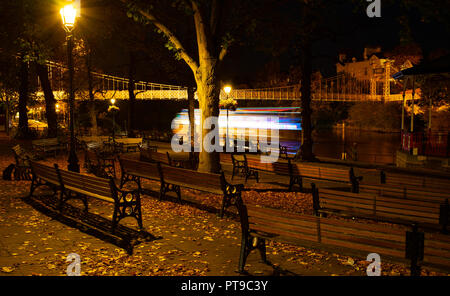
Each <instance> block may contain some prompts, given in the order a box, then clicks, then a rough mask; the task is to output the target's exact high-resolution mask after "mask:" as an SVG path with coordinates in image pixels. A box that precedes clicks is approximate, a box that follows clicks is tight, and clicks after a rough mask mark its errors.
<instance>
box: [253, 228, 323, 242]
mask: <svg viewBox="0 0 450 296" xmlns="http://www.w3.org/2000/svg"><path fill="white" fill-rule="evenodd" d="M253 230H256V231H262V232H266V233H275V234H278V235H281V236H285V237H288V238H295V239H301V240H306V241H311V242H318V238H317V235H309V234H305V233H299V232H290V231H286V230H280V229H278V230H275V229H273V228H271V227H268V226H264V225H254V226H253Z"/></svg>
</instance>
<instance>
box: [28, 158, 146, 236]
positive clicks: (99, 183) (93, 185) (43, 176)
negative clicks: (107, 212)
mask: <svg viewBox="0 0 450 296" xmlns="http://www.w3.org/2000/svg"><path fill="white" fill-rule="evenodd" d="M30 164H31V170H32V173H33V179H32V183H31V189H30V194H29V196H30V197H31V196H33V193H34V191H35V189H36V188H37V187H38V186H41V185H50V187H51V188H53V190H54V194H55V195H56V194H57V191H59V205H58V207H59V210H60V211H61V212H62V210H63V206H64V204H65V203H66V202H67V201H68V200H70V199H80V200H81V201H83V203H84V206H85V211H86V212H88V199H89V198H95V199H99V200H102V201H105V202H108V203H112V204H114V211H113V217H112V221H111V222H112V231H111V232H112V233H114V232H115V229H116V227H117V225H118V224H119V222H120V221H121V220H122V219H124V218H127V217H133V218H135V219H136V221H137V223H138V226H139V229H140V230H142V229H143V225H142V214H141V200H140V195H139V191H138V190H134V191H124V190H121V189H119V188H117V187H116V185H115V183H114V180H113V179H112V178H110V179H105V178H99V177H96V176H89V175H83V174H80V173H75V172H70V171H65V170H61V169H59V168H58V165H56V164H55V165H54V166H53V167H51V166H48V165H45V164H40V163H37V162H33V161H31V162H30Z"/></svg>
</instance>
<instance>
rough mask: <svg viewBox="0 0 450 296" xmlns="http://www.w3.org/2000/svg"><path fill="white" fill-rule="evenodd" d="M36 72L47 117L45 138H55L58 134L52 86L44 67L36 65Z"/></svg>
mask: <svg viewBox="0 0 450 296" xmlns="http://www.w3.org/2000/svg"><path fill="white" fill-rule="evenodd" d="M36 72H37V75H38V77H39V79H40V80H41V86H42V90H43V91H44V98H45V115H46V117H47V125H48V129H47V137H49V138H56V136H57V134H58V120H57V117H56V111H55V104H56V100H55V96H54V95H53V90H52V86H51V84H50V80H49V79H48V70H47V66H46V65H41V64H39V63H36Z"/></svg>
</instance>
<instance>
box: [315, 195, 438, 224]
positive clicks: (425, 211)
mask: <svg viewBox="0 0 450 296" xmlns="http://www.w3.org/2000/svg"><path fill="white" fill-rule="evenodd" d="M315 194H318V196H316V197H315V198H316V200H315V201H314V208H315V209H317V207H318V208H319V209H331V210H337V211H344V212H347V213H354V214H363V215H370V216H379V217H384V218H385V219H388V220H389V219H391V218H392V219H393V220H392V221H394V219H401V220H405V221H410V222H424V223H430V224H435V225H438V224H439V210H440V204H439V203H437V202H432V201H426V200H422V201H417V200H410V199H405V198H394V197H383V196H377V195H374V194H365V193H351V192H345V191H338V190H329V189H320V190H318V192H316V193H315ZM317 202H318V204H317Z"/></svg>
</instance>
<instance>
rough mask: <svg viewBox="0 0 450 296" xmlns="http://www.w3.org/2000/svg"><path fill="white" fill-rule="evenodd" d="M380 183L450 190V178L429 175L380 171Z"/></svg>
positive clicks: (443, 190) (438, 190)
mask: <svg viewBox="0 0 450 296" xmlns="http://www.w3.org/2000/svg"><path fill="white" fill-rule="evenodd" d="M380 184H386V185H388V186H398V187H411V188H426V189H427V190H430V191H437V192H447V193H448V192H450V179H448V178H434V177H429V176H423V175H421V176H418V175H406V174H398V173H386V172H384V171H381V172H380Z"/></svg>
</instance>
